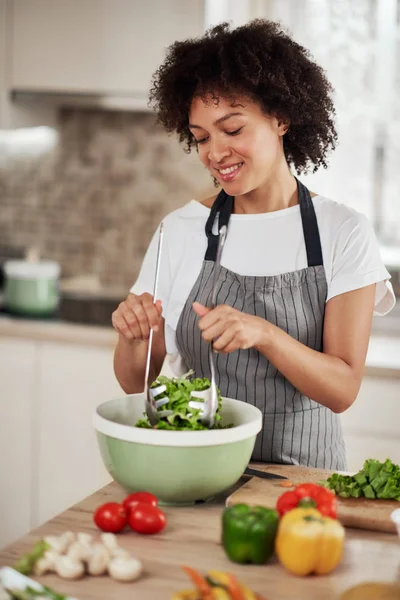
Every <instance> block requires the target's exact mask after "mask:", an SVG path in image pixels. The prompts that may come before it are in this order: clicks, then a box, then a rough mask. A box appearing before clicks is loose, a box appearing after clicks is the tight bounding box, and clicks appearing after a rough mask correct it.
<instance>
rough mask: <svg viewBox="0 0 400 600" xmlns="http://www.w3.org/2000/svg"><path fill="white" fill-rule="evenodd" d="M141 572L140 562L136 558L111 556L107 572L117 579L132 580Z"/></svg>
mask: <svg viewBox="0 0 400 600" xmlns="http://www.w3.org/2000/svg"><path fill="white" fill-rule="evenodd" d="M141 572H142V563H141V562H140V561H139V560H136V558H132V557H129V558H123V557H118V558H113V559H112V560H111V561H110V562H109V564H108V573H109V575H110V576H111V577H112V578H113V579H117V580H118V581H134V580H135V579H138V577H139V576H140V574H141Z"/></svg>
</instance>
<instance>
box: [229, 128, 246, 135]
mask: <svg viewBox="0 0 400 600" xmlns="http://www.w3.org/2000/svg"><path fill="white" fill-rule="evenodd" d="M242 129H243V127H239V129H235V131H227V132H226V133H227V134H228V135H237V134H238V133H240V132H241V131H242Z"/></svg>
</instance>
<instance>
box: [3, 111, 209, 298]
mask: <svg viewBox="0 0 400 600" xmlns="http://www.w3.org/2000/svg"><path fill="white" fill-rule="evenodd" d="M1 150H2V154H3V156H2V157H1V158H0V245H1V246H9V247H11V248H22V249H28V248H31V247H35V248H37V249H38V251H39V252H40V256H41V257H42V258H46V259H52V260H57V261H58V262H59V263H60V264H61V267H62V277H63V278H70V277H76V276H87V275H89V276H94V277H97V278H98V279H99V281H100V282H101V285H102V286H103V287H104V288H105V289H108V290H112V289H118V290H121V289H128V288H129V287H130V286H131V285H132V283H133V282H134V280H135V278H136V276H137V274H138V271H139V268H140V264H141V261H142V258H143V255H144V253H145V251H146V248H147V245H148V243H149V241H150V238H151V236H152V234H153V232H154V230H155V228H156V227H157V225H158V223H159V222H160V220H161V219H162V217H163V216H164V215H165V214H167V213H168V212H170V211H171V210H174V209H176V208H178V207H179V206H182V205H183V204H185V203H186V202H187V201H189V200H190V199H192V198H197V199H199V198H201V197H205V196H206V194H210V193H213V189H214V188H213V183H212V181H211V177H210V175H209V174H208V173H207V172H206V170H205V168H204V167H203V166H202V165H201V163H200V161H199V159H198V157H197V156H196V152H195V151H193V152H192V153H191V154H190V155H188V154H186V153H185V152H184V150H183V148H182V146H180V145H179V143H178V141H177V139H176V137H174V136H168V135H167V134H166V133H165V132H164V130H163V129H162V128H161V126H159V125H157V124H156V118H155V115H154V114H152V113H144V112H143V113H129V112H107V111H101V110H82V109H69V108H68V109H67V108H65V109H62V110H61V111H60V113H59V119H58V127H57V142H56V143H55V145H54V146H53V148H52V149H51V150H48V151H46V152H43V153H40V152H37V153H29V152H27V151H26V149H25V148H24V147H23V145H22V146H21V147H20V149H18V147H15V145H13V147H12V149H11V150H10V148H9V147H8V146H7V145H5V146H4V147H3V148H1Z"/></svg>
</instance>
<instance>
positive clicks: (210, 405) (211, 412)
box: [144, 223, 227, 429]
mask: <svg viewBox="0 0 400 600" xmlns="http://www.w3.org/2000/svg"><path fill="white" fill-rule="evenodd" d="M226 231H227V228H226V225H223V226H222V227H221V229H220V232H219V238H218V249H217V257H216V261H215V265H214V273H213V287H212V300H211V308H215V305H216V296H217V281H218V275H219V270H220V264H221V254H222V249H223V247H224V244H225V238H226ZM162 236H163V224H162V223H161V226H160V235H159V240H158V251H157V264H156V274H155V280H154V292H153V298H154V299H155V298H156V294H157V286H158V277H159V267H160V259H161V249H162ZM152 342H153V329H151V330H150V336H149V344H148V348H147V360H146V371H145V384H144V396H145V404H146V413H147V416H148V419H149V421H150V424H151V425H152V426H153V427H154V426H155V425H157V423H158V421H159V420H160V419H161V418H163V417H168V416H170V415H172V411H171V410H162V411H160V410H158V409H159V408H161V407H162V406H164V405H165V404H168V402H169V398H168V397H164V398H160V400H156V399H155V398H156V396H158V395H160V394H162V393H163V392H165V391H166V386H165V385H159V386H157V387H154V388H150V387H149V382H148V379H149V373H150V362H151V348H152ZM213 353H214V350H213V347H212V342H211V343H210V344H209V363H210V371H211V385H210V387H209V388H207V389H206V390H202V391H196V392H191V393H190V395H191V397H192V398H197V399H198V400H201V402H199V401H197V400H191V401H190V402H189V406H190V407H191V408H195V409H198V410H200V411H201V412H200V422H201V423H202V424H203V425H205V426H206V427H208V428H209V429H211V428H212V427H213V426H214V422H215V414H216V412H217V410H218V391H217V384H216V382H215V366H214V358H213Z"/></svg>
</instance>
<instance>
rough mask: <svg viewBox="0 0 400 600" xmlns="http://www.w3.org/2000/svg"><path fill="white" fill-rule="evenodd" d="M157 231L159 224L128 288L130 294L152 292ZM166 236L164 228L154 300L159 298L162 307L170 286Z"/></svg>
mask: <svg viewBox="0 0 400 600" xmlns="http://www.w3.org/2000/svg"><path fill="white" fill-rule="evenodd" d="M159 233H160V226H158V227H157V230H156V231H155V233H154V235H153V237H152V239H151V241H150V244H149V246H148V248H147V251H146V254H145V256H144V259H143V262H142V266H141V267H140V271H139V275H138V278H137V279H136V281H135V283H134V284H133V286H132V287H131V289H130V292H131V293H132V294H137V295H138V296H139V295H140V294H144V293H145V292H147V293H149V294H153V292H154V278H155V273H156V264H157V250H158V239H159ZM166 237H167V232H166V230H164V233H163V244H162V249H161V261H160V271H159V279H158V288H157V298H156V300H161V302H162V304H163V307H165V306H166V304H167V300H168V297H169V293H170V288H171V270H170V265H169V253H168V244H167V240H166Z"/></svg>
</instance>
